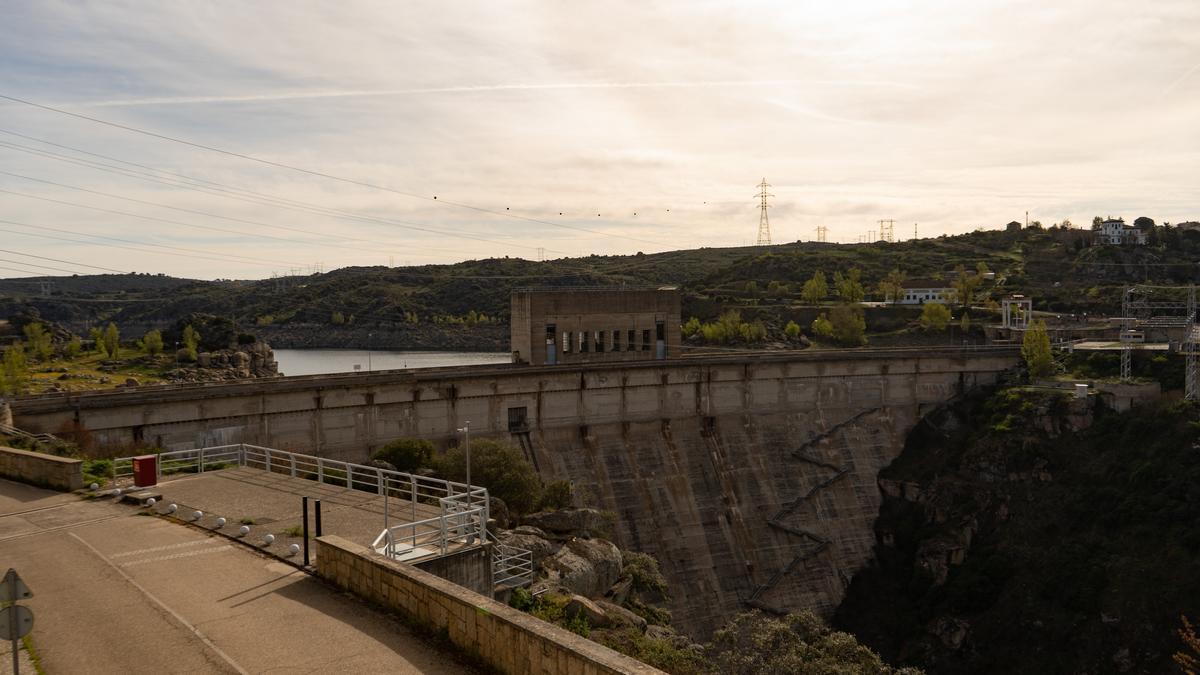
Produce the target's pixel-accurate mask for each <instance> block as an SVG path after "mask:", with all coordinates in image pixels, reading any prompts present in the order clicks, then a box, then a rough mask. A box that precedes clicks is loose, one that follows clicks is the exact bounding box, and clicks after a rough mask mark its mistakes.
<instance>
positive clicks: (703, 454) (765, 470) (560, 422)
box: [12, 347, 1019, 637]
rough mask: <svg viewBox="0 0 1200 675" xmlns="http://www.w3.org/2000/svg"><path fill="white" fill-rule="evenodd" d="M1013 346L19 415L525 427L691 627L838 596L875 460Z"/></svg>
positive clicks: (135, 394)
mask: <svg viewBox="0 0 1200 675" xmlns="http://www.w3.org/2000/svg"><path fill="white" fill-rule="evenodd" d="M1018 360H1019V355H1018V350H1016V349H1015V348H1007V347H1004V348H973V349H955V348H941V349H895V350H847V351H810V352H777V353H757V354H739V355H731V356H718V357H687V358H679V359H668V360H662V361H644V362H629V363H599V364H589V365H584V364H581V365H558V366H516V365H511V366H509V365H505V366H484V367H462V368H440V369H426V370H419V371H386V372H378V373H348V374H343V375H321V376H304V377H284V378H277V379H270V380H248V381H238V382H231V383H213V384H199V385H162V386H149V387H139V388H132V389H127V390H116V391H96V392H82V393H59V394H47V395H42V396H34V397H26V398H22V399H18V400H15V401H13V402H12V413H13V418H14V422H15V424H16V426H18V427H20V428H23V429H26V430H29V431H34V432H48V433H54V434H61V435H67V436H70V435H72V434H74V436H75V438H77V439H78V440H80V441H82V442H85V443H87V442H93V443H95V444H97V445H99V446H103V447H106V448H123V449H131V448H135V447H138V446H157V447H161V448H164V449H183V448H192V447H197V446H203V445H209V446H211V445H221V444H227V443H239V442H246V443H254V444H258V445H264V446H270V447H276V448H280V449H286V450H294V451H301V452H306V453H311V454H317V455H321V456H324V457H330V458H334V459H341V460H354V461H363V460H365V459H366V458H367V457H368V456H369V454H370V452H371V451H372V450H373V449H374V448H376V447H378V446H380V445H382V444H384V443H386V442H388V441H390V440H393V439H396V438H401V437H416V438H427V439H430V440H433V441H435V442H436V443H438V444H439V445H440V446H442V447H445V446H447V445H449V444H452V443H455V442H457V438H458V434H456V432H455V429H456V428H458V427H461V426H463V424H464V423H465V422H467V421H470V423H471V432H472V434H480V435H483V436H491V437H498V438H503V439H507V440H511V441H512V442H514V444H517V445H519V446H520V447H522V448H523V449H524V451H525V452H526V454H527V456H528V457H529V458H530V460H531V461H532V462H533V463H534V464H535V466H536V467H537V468H538V470H539V472H540V473H541V474H542V476H543V477H544V478H546V479H547V480H554V479H566V480H570V481H571V482H572V483H573V484H574V486H575V490H576V494H577V495H578V500H579V501H581V502H582V503H583V505H587V506H593V507H596V508H599V509H603V510H607V511H611V512H613V513H615V514H616V516H617V518H616V523H615V531H614V539H615V540H616V542H617V543H618V544H619V545H620V546H621V547H622V548H625V549H631V550H637V551H644V552H647V553H651V554H653V555H654V556H655V557H656V558H657V559H658V560H659V562H660V563H661V565H662V569H663V572H664V574H665V575H666V577H667V580H668V582H669V583H670V586H671V591H672V597H671V600H670V602H669V603H668V606H669V608H670V609H671V610H672V611H673V613H674V617H675V622H676V624H677V625H678V626H679V627H680V629H682V630H685V631H687V632H690V633H692V634H693V635H696V636H701V637H704V636H707V635H708V634H709V633H710V632H711V631H712V630H714V629H715V628H717V627H719V626H720V625H721V624H722V623H723V622H724V621H725V620H726V619H728V618H729V617H730V616H732V615H733V614H735V613H736V612H738V611H741V610H743V609H745V608H747V607H749V606H757V607H761V608H763V609H767V610H771V611H787V610H797V609H812V610H814V611H817V612H819V613H828V612H829V611H831V610H832V609H833V608H835V607H836V606H837V605H838V603H839V602H840V601H841V598H842V595H843V592H844V589H845V587H846V585H847V584H848V583H849V581H850V578H851V577H852V576H853V575H854V573H855V572H856V571H857V570H858V569H860V568H861V567H862V565H864V564H865V563H866V562H867V561H868V560H869V558H870V556H871V552H872V548H873V546H874V543H875V542H874V531H873V523H874V520H875V518H876V515H877V513H878V509H879V504H880V501H881V496H880V492H879V488H878V485H877V481H876V476H877V474H878V472H879V470H880V469H881V468H882V467H884V466H886V465H887V464H888V463H890V462H891V461H892V459H893V458H895V457H896V456H897V455H898V454H899V453H900V451H901V450H902V449H903V446H904V439H905V437H906V436H907V434H908V433H909V431H910V430H911V429H912V428H913V427H914V426H915V425H916V424H917V422H918V421H919V420H920V419H921V418H922V416H924V415H925V414H926V413H928V412H929V411H931V410H933V409H935V408H936V407H938V406H940V405H942V404H944V403H946V402H947V401H949V400H951V399H953V398H954V397H956V396H958V395H959V394H961V393H962V392H964V391H966V390H968V389H970V388H973V387H977V386H984V385H988V384H992V383H994V382H995V381H996V379H997V378H998V376H999V375H1000V373H1002V372H1003V371H1005V370H1007V369H1010V368H1012V367H1013V366H1014V365H1016V363H1017V362H1018Z"/></svg>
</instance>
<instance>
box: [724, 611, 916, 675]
mask: <svg viewBox="0 0 1200 675" xmlns="http://www.w3.org/2000/svg"><path fill="white" fill-rule="evenodd" d="M706 652H707V656H708V658H709V660H710V663H711V665H712V671H713V672H717V673H737V674H738V675H775V674H776V673H796V674H798V675H817V674H818V673H821V674H825V673H836V674H839V675H843V674H844V675H853V674H856V673H872V674H874V675H916V674H917V673H919V672H920V671H918V670H913V669H908V668H904V669H900V670H897V669H894V668H892V667H891V666H889V665H887V664H886V663H884V662H883V659H881V658H880V657H879V655H878V654H876V653H875V652H873V651H871V649H870V648H868V647H865V646H863V645H861V644H859V643H858V640H856V639H855V637H854V636H853V635H851V634H849V633H841V632H837V631H834V630H831V629H830V628H829V627H828V626H826V625H825V624H824V622H822V621H821V619H819V618H818V617H817V615H815V614H813V613H812V612H811V611H809V610H801V611H799V612H794V613H792V614H787V615H785V616H780V617H774V616H768V615H766V614H763V613H762V612H760V611H758V610H753V611H750V612H744V613H742V614H738V615H737V616H735V617H734V618H733V619H732V620H731V621H730V622H729V623H727V624H725V626H724V627H722V628H721V629H720V630H718V631H717V632H716V633H715V634H714V635H713V639H712V642H711V643H709V645H708V648H707V650H706Z"/></svg>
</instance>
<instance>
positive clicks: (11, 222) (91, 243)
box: [0, 219, 246, 274]
mask: <svg viewBox="0 0 1200 675" xmlns="http://www.w3.org/2000/svg"><path fill="white" fill-rule="evenodd" d="M0 223H5V224H7V225H16V226H17V227H28V228H30V229H33V230H38V229H44V230H51V231H55V232H66V231H67V230H56V229H55V228H51V227H46V226H42V225H30V224H28V223H19V222H17V221H15V220H3V219H0ZM0 232H7V233H9V234H19V235H21V236H25V237H38V238H39V239H52V240H54V241H68V242H71V243H74V244H84V245H87V246H105V247H107V248H123V249H128V250H130V251H137V252H138V253H161V254H162V255H173V256H179V257H181V258H196V259H198V260H215V261H217V262H235V263H236V262H239V261H236V260H232V261H230V260H226V259H225V258H217V257H214V256H210V255H189V254H187V253H172V252H169V251H147V250H146V249H144V248H134V247H132V246H122V245H120V244H105V243H102V242H98V241H84V240H81V239H68V238H67V237H55V236H51V235H49V234H33V233H30V232H18V231H16V230H7V229H3V228H0ZM73 234H78V233H73ZM82 236H97V235H82ZM109 238H111V237H109ZM139 245H144V246H155V244H139ZM0 250H3V249H0ZM48 260H49V258H48ZM239 264H246V263H239ZM85 267H93V266H92V265H85ZM97 269H103V270H107V271H109V272H118V273H120V274H128V272H123V271H121V270H110V269H108V268H107V267H99V268H97Z"/></svg>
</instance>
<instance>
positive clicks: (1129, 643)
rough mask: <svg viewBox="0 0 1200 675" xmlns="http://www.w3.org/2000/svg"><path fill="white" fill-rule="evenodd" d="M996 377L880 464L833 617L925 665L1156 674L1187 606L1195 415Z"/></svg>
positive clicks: (1169, 668) (1193, 580) (1195, 583)
mask: <svg viewBox="0 0 1200 675" xmlns="http://www.w3.org/2000/svg"><path fill="white" fill-rule="evenodd" d="M1084 403H1085V402H1084V401H1077V400H1074V399H1070V398H1067V397H1066V392H1058V393H1055V392H1051V391H1048V390H1036V389H1021V388H1012V389H1007V390H1002V391H1000V392H997V393H996V394H994V395H992V396H990V397H986V398H982V399H977V400H974V401H967V402H963V403H960V404H959V405H957V406H955V407H954V408H953V409H950V410H947V411H943V412H942V413H940V414H938V415H935V416H933V417H932V418H931V419H930V420H929V421H930V424H928V425H925V426H923V427H921V428H918V430H917V431H915V432H914V433H913V434H912V435H911V436H910V438H909V439H908V443H907V445H906V447H905V450H904V453H903V454H902V455H901V456H900V457H899V458H898V459H897V461H896V462H895V463H894V464H893V465H892V466H890V467H888V468H887V469H885V470H884V471H883V472H881V474H880V485H881V487H882V488H883V490H884V493H885V500H884V503H883V505H882V507H881V510H880V517H879V519H878V521H877V522H876V525H875V529H876V534H877V537H878V541H879V544H878V545H877V546H876V560H875V561H874V562H873V563H872V564H871V565H870V566H869V567H868V568H866V569H864V570H862V571H861V572H859V573H858V574H857V575H856V576H855V578H854V580H853V582H852V584H851V585H850V587H849V589H848V591H847V595H846V598H845V600H844V602H843V604H842V606H841V608H840V610H839V612H838V614H837V617H836V619H835V622H834V623H835V625H836V626H837V627H838V628H840V629H842V630H847V631H850V632H853V633H854V634H856V635H857V636H858V637H859V639H860V640H862V641H863V642H864V643H865V644H867V645H869V646H871V647H872V648H873V649H876V650H878V651H879V652H880V654H882V655H883V656H884V658H887V659H889V660H892V661H893V662H896V663H899V664H903V665H914V666H919V667H921V668H923V669H925V670H927V671H928V672H930V673H965V672H970V673H1084V672H1086V673H1166V672H1175V669H1174V666H1173V665H1172V663H1171V655H1172V653H1173V652H1174V651H1176V650H1178V649H1181V648H1182V644H1181V642H1180V641H1179V639H1178V637H1177V635H1176V630H1177V629H1178V628H1180V627H1181V625H1182V623H1181V619H1180V617H1181V615H1186V616H1188V617H1190V618H1192V619H1195V618H1197V617H1200V535H1197V532H1196V530H1195V523H1196V522H1197V519H1198V518H1200V492H1198V491H1197V487H1196V486H1197V484H1198V481H1200V455H1198V454H1197V450H1196V448H1197V447H1198V446H1197V443H1198V441H1200V426H1198V424H1197V422H1196V421H1195V420H1196V408H1195V406H1194V404H1190V403H1175V404H1171V403H1169V402H1161V403H1158V404H1155V405H1151V406H1147V407H1145V408H1143V409H1134V410H1133V411H1130V412H1126V413H1121V414H1118V413H1115V412H1112V411H1110V410H1106V409H1104V408H1103V406H1097V405H1094V404H1093V405H1082V404H1084Z"/></svg>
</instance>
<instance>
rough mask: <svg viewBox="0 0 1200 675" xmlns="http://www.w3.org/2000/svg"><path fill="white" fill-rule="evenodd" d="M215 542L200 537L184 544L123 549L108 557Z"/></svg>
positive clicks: (120, 556) (121, 556)
mask: <svg viewBox="0 0 1200 675" xmlns="http://www.w3.org/2000/svg"><path fill="white" fill-rule="evenodd" d="M215 543H216V542H215V541H214V540H212V539H200V540H197V541H185V542H183V543H182V544H167V545H166V546H154V547H151V548H139V549H137V550H135V551H122V552H121V553H114V554H112V555H110V556H108V557H109V558H114V559H115V558H128V557H129V556H131V555H140V554H142V553H157V552H158V551H170V550H171V549H174V548H187V547H188V546H199V545H202V544H215Z"/></svg>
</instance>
